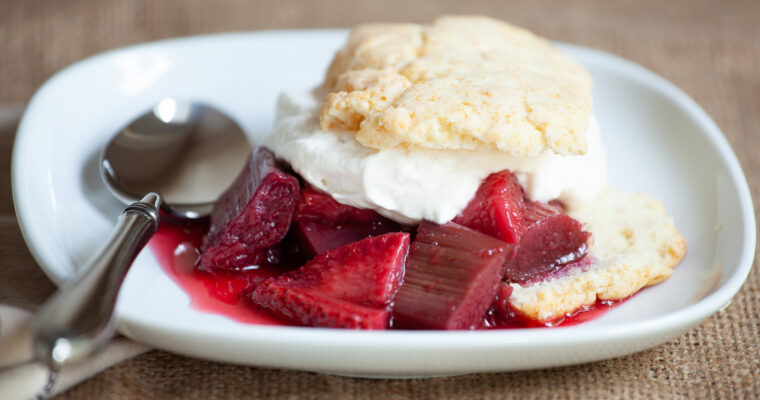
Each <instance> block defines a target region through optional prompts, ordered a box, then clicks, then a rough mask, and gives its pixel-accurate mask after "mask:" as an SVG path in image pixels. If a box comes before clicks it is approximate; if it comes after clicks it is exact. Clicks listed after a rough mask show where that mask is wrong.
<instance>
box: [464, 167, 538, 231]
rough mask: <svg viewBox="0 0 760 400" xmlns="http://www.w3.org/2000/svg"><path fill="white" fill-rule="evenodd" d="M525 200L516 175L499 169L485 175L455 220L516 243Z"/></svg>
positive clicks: (520, 227)
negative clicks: (472, 196) (473, 195)
mask: <svg viewBox="0 0 760 400" xmlns="http://www.w3.org/2000/svg"><path fill="white" fill-rule="evenodd" d="M524 202H525V201H524V199H523V189H522V186H520V183H518V182H517V178H516V177H515V175H514V174H512V173H511V172H509V170H504V171H501V172H496V173H493V174H491V175H489V176H488V177H486V179H485V180H484V181H483V183H481V184H480V187H479V188H478V191H477V192H476V193H475V197H474V198H473V199H472V200H470V203H469V204H467V207H466V208H465V209H464V210H463V211H462V212H461V213H459V215H457V217H456V218H454V220H453V222H455V223H457V224H460V225H463V226H466V227H468V228H472V229H475V230H476V231H478V232H482V233H485V234H486V235H490V236H493V237H495V238H497V239H501V240H503V241H505V242H507V243H512V244H516V243H518V242H519V241H520V235H521V233H522V230H523V223H524V222H523V208H524Z"/></svg>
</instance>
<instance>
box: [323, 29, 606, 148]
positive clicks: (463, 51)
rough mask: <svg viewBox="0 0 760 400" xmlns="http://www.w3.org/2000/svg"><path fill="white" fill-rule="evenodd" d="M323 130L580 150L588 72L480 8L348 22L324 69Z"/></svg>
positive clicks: (389, 142) (387, 139)
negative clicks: (480, 13)
mask: <svg viewBox="0 0 760 400" xmlns="http://www.w3.org/2000/svg"><path fill="white" fill-rule="evenodd" d="M325 89H326V90H327V91H328V92H329V94H327V96H326V97H325V99H324V102H323V104H322V110H321V114H320V124H321V127H322V129H323V130H331V129H341V130H349V131H355V132H356V139H357V140H358V141H359V142H360V143H362V144H363V145H365V146H368V147H372V148H376V149H386V148H391V147H395V146H399V145H404V146H408V147H423V148H430V149H459V150H499V151H503V152H505V153H509V154H512V155H517V156H536V155H538V154H541V153H543V152H545V151H552V152H554V153H557V154H567V155H570V154H585V152H586V148H587V143H586V128H587V125H588V122H589V118H590V113H591V78H590V76H589V74H588V73H587V72H586V71H585V70H584V69H583V67H581V66H580V65H579V64H578V63H577V62H575V61H573V60H572V59H570V58H569V57H568V56H567V55H565V54H564V53H563V52H562V51H560V50H559V49H557V48H555V47H554V46H552V45H551V44H550V43H549V42H548V41H546V40H544V39H542V38H539V37H537V36H535V35H534V34H532V33H531V32H529V31H526V30H524V29H521V28H518V27H515V26H512V25H509V24H507V23H504V22H501V21H498V20H494V19H491V18H486V17H459V16H458V17H442V18H439V19H437V20H436V21H434V22H433V23H432V24H431V25H425V26H423V25H413V24H371V25H362V26H359V27H357V28H355V29H354V30H353V31H352V33H351V35H350V37H349V39H348V42H347V44H346V45H345V46H344V47H343V48H342V49H341V50H340V51H339V52H338V54H337V55H336V56H335V58H334V60H333V62H332V65H331V66H330V68H329V70H328V73H327V76H326V79H325Z"/></svg>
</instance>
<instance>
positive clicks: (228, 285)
mask: <svg viewBox="0 0 760 400" xmlns="http://www.w3.org/2000/svg"><path fill="white" fill-rule="evenodd" d="M207 229H208V224H207V223H198V224H185V225H174V224H171V223H163V224H161V227H160V228H159V230H158V232H157V233H156V235H155V236H154V237H153V238H152V239H151V241H150V243H149V244H148V246H149V247H150V249H151V251H152V252H153V254H154V255H155V257H156V259H157V260H158V263H159V265H160V266H161V268H162V269H163V270H164V271H165V273H166V274H167V275H169V277H170V278H171V279H172V280H173V281H174V282H175V283H176V284H177V285H178V286H179V287H180V288H181V289H182V290H183V291H184V292H185V293H186V294H187V295H188V296H189V297H190V305H191V307H192V308H193V309H195V310H198V311H201V312H205V313H211V314H217V315H221V316H224V317H227V318H229V319H232V320H234V321H237V322H241V323H250V324H259V325H288V324H287V323H285V322H283V321H280V320H278V319H277V318H275V317H273V316H271V315H269V314H268V313H267V312H265V311H262V310H259V309H257V308H256V307H254V306H253V305H252V304H250V303H249V302H248V300H247V299H245V298H244V297H245V296H246V295H247V294H248V293H249V292H250V291H251V290H252V289H253V286H254V285H256V284H258V283H259V282H261V281H263V280H264V279H266V278H269V277H271V276H275V275H277V274H279V273H282V272H283V270H282V268H275V267H270V266H260V267H257V268H250V269H245V270H243V271H240V272H237V273H235V274H226V273H221V274H212V273H208V272H204V271H201V270H198V269H197V268H195V266H196V263H197V260H198V258H199V257H200V255H199V252H198V248H199V247H200V245H201V242H202V241H203V236H204V234H205V232H206V230H207ZM623 301H625V300H621V301H615V302H607V301H597V302H596V303H595V304H593V305H591V306H589V307H584V308H582V309H580V310H578V311H577V312H575V313H574V314H572V315H569V316H566V317H564V318H563V319H561V320H558V321H555V322H553V323H551V324H549V325H537V324H535V323H534V322H532V321H526V320H524V319H521V318H519V317H515V316H513V317H512V318H508V319H504V318H499V317H494V315H493V309H491V310H489V313H488V315H486V317H485V321H484V325H483V326H482V327H481V329H518V328H536V327H556V326H563V327H566V326H573V325H578V324H581V323H584V322H587V321H591V320H594V319H596V318H599V317H601V316H602V315H604V314H605V313H606V312H607V311H609V310H610V309H612V308H614V307H615V306H617V305H618V304H620V303H622V302H623Z"/></svg>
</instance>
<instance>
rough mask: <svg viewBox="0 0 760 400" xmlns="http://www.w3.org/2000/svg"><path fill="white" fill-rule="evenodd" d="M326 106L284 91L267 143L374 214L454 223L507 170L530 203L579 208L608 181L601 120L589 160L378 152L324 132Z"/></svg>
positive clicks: (321, 185)
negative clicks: (494, 176)
mask: <svg viewBox="0 0 760 400" xmlns="http://www.w3.org/2000/svg"><path fill="white" fill-rule="evenodd" d="M319 108H320V102H319V100H318V99H317V98H316V97H315V96H314V94H313V93H311V92H294V93H284V94H283V95H281V96H280V99H279V101H278V107H277V116H276V122H275V127H274V130H273V132H272V133H271V134H270V135H269V136H267V137H266V138H265V139H264V143H263V145H264V146H267V147H268V148H270V149H271V150H272V151H274V153H275V154H277V156H278V157H279V158H281V159H283V160H285V161H287V162H288V163H289V164H290V165H291V166H292V168H293V170H295V171H296V172H297V173H298V174H300V175H301V177H303V178H304V179H305V180H306V181H307V182H309V183H310V184H311V185H313V186H314V187H316V188H318V189H320V190H323V191H325V192H327V193H329V194H330V195H331V196H332V197H333V198H334V199H335V200H337V201H338V202H340V203H343V204H347V205H350V206H354V207H358V208H369V209H373V210H375V211H377V212H378V213H380V214H382V215H384V216H386V217H388V218H390V219H392V220H395V221H397V222H400V223H403V224H413V223H417V222H419V221H420V220H422V219H427V220H430V221H434V222H437V223H444V222H447V221H450V220H452V219H453V218H454V217H455V216H456V215H457V214H458V213H459V212H460V211H462V210H463V209H464V208H465V207H466V206H467V204H468V203H469V201H470V200H471V199H472V198H473V197H474V196H475V192H476V191H477V189H478V186H480V183H481V181H482V180H483V179H484V178H485V177H487V176H488V175H489V174H491V173H493V172H498V171H501V170H504V169H509V170H511V171H512V172H514V173H515V174H516V175H517V178H518V180H519V181H520V184H521V185H522V186H523V188H524V189H525V194H526V196H527V197H528V198H530V199H533V200H538V201H544V202H546V201H549V200H553V199H559V200H561V201H562V202H564V203H565V204H566V205H569V206H571V207H572V205H573V204H577V203H579V202H585V201H588V200H591V199H593V198H594V197H596V196H597V195H598V194H599V193H600V192H601V191H602V189H603V188H604V187H605V185H606V182H607V167H606V156H605V150H604V147H603V146H602V142H601V138H600V137H599V136H600V135H599V124H598V122H597V120H596V118H595V117H594V116H593V115H592V116H591V120H590V123H589V127H588V131H587V132H586V134H587V139H588V142H587V143H588V149H587V150H588V151H587V152H586V154H585V155H577V156H562V155H558V154H555V153H553V152H550V151H547V152H545V153H543V154H541V155H539V156H537V157H517V156H512V155H509V154H506V153H503V152H499V151H467V150H432V149H421V148H412V149H409V148H405V147H394V148H391V149H386V150H376V149H372V148H369V147H365V146H363V145H362V144H360V143H359V142H358V141H357V140H356V138H355V133H354V132H347V131H322V130H321V129H320V126H319Z"/></svg>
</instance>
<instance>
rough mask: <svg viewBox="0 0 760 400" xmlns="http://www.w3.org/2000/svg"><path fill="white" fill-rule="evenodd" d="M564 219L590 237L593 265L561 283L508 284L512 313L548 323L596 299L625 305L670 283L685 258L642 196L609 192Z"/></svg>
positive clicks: (660, 211) (674, 234) (668, 226)
mask: <svg viewBox="0 0 760 400" xmlns="http://www.w3.org/2000/svg"><path fill="white" fill-rule="evenodd" d="M568 214H569V215H570V216H572V217H573V218H575V219H577V220H578V221H581V222H583V223H585V224H586V226H585V228H586V230H588V231H589V232H591V233H592V234H593V236H594V243H593V244H592V246H591V249H590V251H589V255H590V257H592V258H591V260H593V262H592V263H591V265H589V266H588V267H586V268H581V269H578V270H575V271H573V272H570V273H569V274H567V275H565V276H562V277H556V278H554V279H549V280H546V281H542V282H538V283H533V284H526V285H520V284H517V283H511V284H510V285H511V286H512V288H513V291H512V295H511V296H510V298H509V305H510V307H511V308H512V309H513V310H515V311H518V312H519V313H521V314H523V315H525V316H527V317H528V318H530V319H532V320H535V321H538V322H551V321H554V320H557V319H559V318H562V317H563V316H564V315H566V314H569V313H573V312H575V311H576V310H578V309H579V308H581V307H583V306H588V305H591V304H594V302H596V300H597V299H599V300H620V299H624V298H626V297H628V296H630V295H632V294H634V293H636V292H637V291H639V290H640V289H642V288H644V287H647V286H650V285H654V284H657V283H660V282H662V281H664V280H665V279H667V278H668V277H670V276H671V275H672V274H673V269H672V268H673V267H675V266H676V265H677V264H678V263H679V262H680V261H681V259H682V258H683V257H684V256H685V254H686V241H685V240H684V238H683V237H682V236H681V235H680V234H679V233H678V230H676V228H675V226H674V225H673V221H672V218H670V217H669V216H668V215H667V214H666V213H665V210H664V208H663V206H662V204H661V203H660V202H659V201H657V200H655V199H652V198H651V197H649V196H647V195H645V194H622V193H619V192H615V191H613V190H611V189H608V190H606V191H605V192H604V193H602V194H601V195H600V196H599V197H598V198H597V199H596V200H595V201H593V202H589V203H586V204H584V205H580V206H578V207H577V208H575V209H571V210H568Z"/></svg>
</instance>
